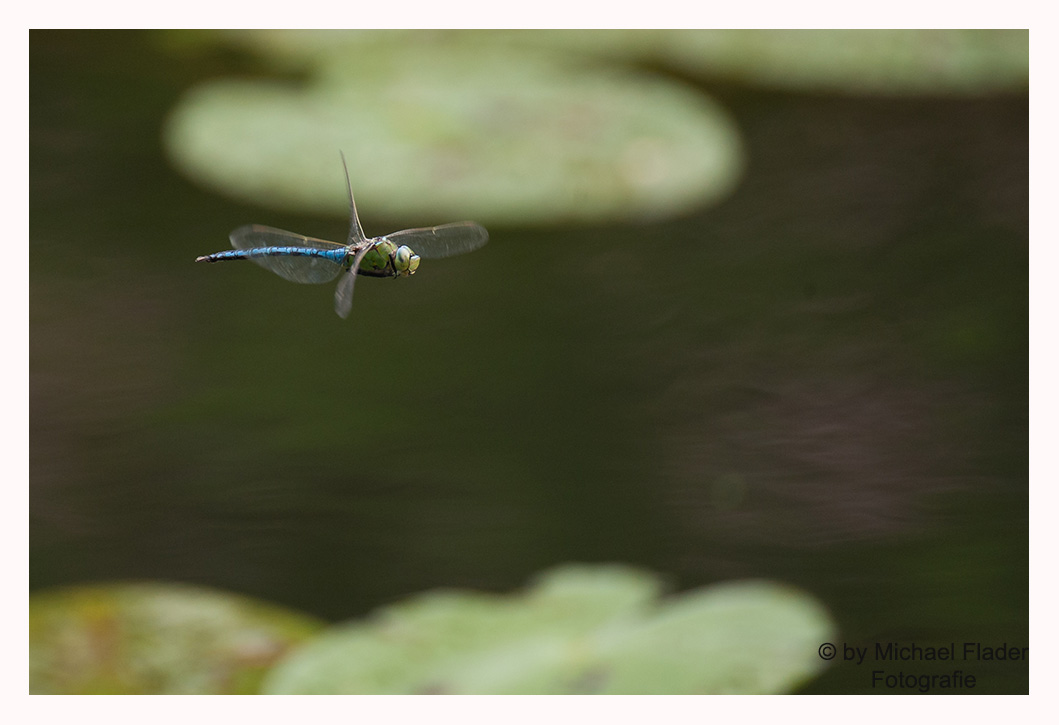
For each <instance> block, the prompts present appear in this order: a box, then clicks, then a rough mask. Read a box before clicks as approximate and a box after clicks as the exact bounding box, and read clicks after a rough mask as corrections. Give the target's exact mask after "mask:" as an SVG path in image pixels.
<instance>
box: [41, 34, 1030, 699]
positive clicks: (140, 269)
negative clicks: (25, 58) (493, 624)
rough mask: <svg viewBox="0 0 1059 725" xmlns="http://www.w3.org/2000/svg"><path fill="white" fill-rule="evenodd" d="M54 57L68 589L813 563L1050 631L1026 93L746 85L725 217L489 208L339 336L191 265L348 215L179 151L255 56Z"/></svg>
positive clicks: (359, 600) (682, 584) (50, 318)
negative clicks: (189, 128)
mask: <svg viewBox="0 0 1059 725" xmlns="http://www.w3.org/2000/svg"><path fill="white" fill-rule="evenodd" d="M30 53H31V55H30V62H31V66H30V68H31V86H30V169H31V177H30V222H31V238H30V405H31V409H30V434H31V439H30V440H31V448H30V465H31V469H30V470H31V479H30V484H31V499H30V500H31V510H30V536H31V539H30V544H31V567H30V576H31V579H30V585H31V589H33V590H37V589H41V588H44V587H48V586H53V585H59V584H69V583H78V582H97V581H112V580H119V579H129V578H150V579H160V580H168V581H186V582H194V583H201V584H208V585H214V586H218V587H222V588H225V589H228V590H233V591H238V592H242V593H247V594H251V595H254V596H258V597H262V598H265V599H268V600H271V601H274V602H278V603H281V604H285V605H289V606H292V607H296V608H300V609H303V610H306V611H309V612H312V613H315V614H318V615H322V616H325V617H328V618H332V619H344V618H349V617H352V616H359V615H362V614H364V613H366V612H368V611H370V610H371V609H373V608H375V607H378V606H381V605H384V604H386V603H389V602H392V601H395V600H397V599H400V598H403V597H405V596H407V595H409V594H412V593H415V592H419V591H422V590H425V589H429V588H434V587H439V586H456V587H473V588H480V589H488V590H496V591H504V590H510V589H513V588H516V587H519V586H522V585H523V584H524V583H525V582H526V581H527V580H528V579H529V578H530V577H532V576H533V575H534V574H535V573H537V572H539V571H540V570H542V569H546V568H549V567H551V566H554V565H556V564H559V563H563V562H571V561H587V562H603V561H607V562H609V561H619V562H625V563H629V564H634V565H639V566H643V567H647V568H649V569H652V570H654V571H658V572H660V573H662V574H664V575H666V576H667V577H669V578H670V580H671V581H672V584H673V586H674V587H675V588H678V589H687V588H692V587H696V586H701V585H704V584H708V583H711V582H715V581H720V580H728V579H736V578H747V577H766V578H772V579H776V580H781V581H785V582H788V583H791V584H795V585H798V586H800V587H802V588H804V589H806V590H808V591H809V592H812V593H813V594H815V595H816V596H817V597H819V598H820V599H821V600H822V601H823V602H824V603H825V604H826V605H827V606H828V607H829V608H830V609H831V610H832V612H833V613H834V615H835V617H836V619H837V620H838V622H839V625H840V627H841V630H842V637H843V639H844V641H846V642H849V643H851V644H857V645H859V646H874V643H875V642H888V641H897V642H899V643H902V644H905V643H911V642H915V643H917V644H920V645H923V646H926V645H935V646H936V645H940V644H947V643H949V642H950V641H954V642H957V643H961V642H963V641H981V642H984V643H989V644H995V645H999V644H1000V643H1002V642H1008V643H1009V644H1015V645H1018V646H1024V645H1026V644H1028V641H1027V637H1028V581H1027V577H1028V540H1027V530H1028V522H1027V506H1028V488H1027V483H1028V470H1027V464H1028V454H1027V447H1028V436H1027V398H1028V381H1027V363H1028V352H1027V348H1028V329H1027V324H1028V310H1027V292H1028V273H1027V266H1028V211H1027V207H1028V200H1027V199H1028V191H1027V186H1028V180H1027V162H1028V134H1027V118H1028V112H1027V106H1028V104H1027V99H1026V98H1025V97H1024V96H1014V97H1000V98H990V99H962V100H940V99H930V98H920V99H879V98H876V99H845V98H837V97H831V96H827V97H824V96H810V95H789V94H779V93H771V92H765V91H756V92H750V91H747V90H745V89H737V88H732V87H724V88H717V87H710V88H707V89H705V90H708V91H710V92H711V93H714V95H715V96H716V97H719V98H720V99H721V100H722V101H723V102H724V103H725V104H726V106H727V107H728V108H729V110H730V111H731V112H732V114H733V115H734V117H735V118H736V120H737V122H738V123H739V125H740V127H741V128H742V130H743V132H744V134H745V140H746V145H747V149H748V159H749V162H748V170H747V175H746V178H745V179H744V181H743V183H742V185H741V186H740V187H739V188H738V190H737V191H736V193H735V194H734V195H733V196H732V197H731V198H730V199H728V200H727V201H726V202H725V203H723V204H721V205H720V206H718V207H714V208H710V209H705V210H703V211H702V212H701V213H699V214H697V215H695V216H691V217H688V218H683V219H678V220H674V221H672V222H669V223H665V224H656V225H643V226H624V225H614V226H612V227H609V228H570V229H563V228H554V229H537V230H528V229H504V228H491V229H490V232H491V235H492V240H491V243H490V244H489V245H488V246H486V247H485V248H484V249H482V250H480V251H478V252H476V253H474V254H472V255H468V256H466V257H461V258H459V259H458V260H445V261H443V262H438V263H436V265H435V264H431V265H430V266H429V267H428V266H427V264H426V263H424V267H423V268H422V269H421V270H420V273H419V274H417V275H416V277H415V278H413V279H409V280H370V279H361V281H360V282H359V283H358V289H357V298H356V300H355V302H354V307H353V314H352V317H351V318H350V320H347V321H342V320H340V319H339V318H338V317H336V316H335V314H334V312H333V311H332V308H331V305H332V300H331V295H332V292H333V289H332V288H331V287H330V286H301V285H294V284H290V283H286V282H284V281H283V280H281V279H279V278H278V277H275V276H273V275H269V274H267V273H266V272H264V271H262V270H260V269H258V268H256V267H253V266H251V265H239V264H231V265H217V266H210V267H207V266H204V265H195V264H194V263H193V260H194V258H195V257H196V256H197V255H199V254H204V253H208V252H214V251H218V250H220V249H224V248H226V247H227V234H228V232H229V231H230V230H231V229H233V228H235V227H237V226H239V225H241V224H244V223H247V222H258V223H263V224H269V225H271V226H278V227H281V228H286V229H293V230H298V231H301V232H304V233H306V234H310V235H313V236H321V237H325V238H332V239H336V238H344V235H345V232H346V222H345V220H342V219H320V218H312V217H299V216H296V215H290V214H285V213H281V212H276V211H274V210H269V209H264V208H255V207H251V206H245V205H240V204H238V203H234V202H232V201H229V200H227V199H224V198H221V197H219V196H216V195H213V194H211V193H210V192H209V191H207V190H204V189H201V188H198V187H196V186H193V185H192V184H191V183H190V182H188V181H186V180H184V179H183V178H182V177H180V176H179V175H178V174H177V173H176V172H175V171H174V170H173V169H172V168H171V167H170V166H169V165H168V163H167V161H166V160H165V158H164V156H163V154H162V150H161V144H160V136H159V133H160V126H161V123H162V122H163V120H164V118H165V114H166V113H167V111H168V110H169V109H170V108H171V107H172V105H173V104H174V103H175V101H176V99H177V98H178V97H179V94H180V93H181V92H182V91H183V90H184V89H186V88H187V87H189V86H190V85H192V84H193V83H195V82H197V81H200V80H203V79H206V78H210V77H214V76H217V75H228V74H237V73H240V72H244V71H246V69H247V68H249V67H250V65H249V63H248V61H247V60H246V59H243V58H241V57H237V56H232V57H227V56H222V55H216V56H213V57H208V58H201V57H199V58H196V59H192V60H188V59H187V58H178V57H174V56H172V55H170V54H167V53H166V52H164V51H162V50H160V49H157V48H155V46H154V44H153V41H152V36H148V35H139V34H110V33H33V34H31V47H30ZM336 158H337V154H336ZM353 173H354V176H355V175H356V172H355V171H354V172H353ZM361 217H362V220H363V221H364V224H365V226H366V228H367V229H368V230H369V233H380V232H383V231H389V230H391V229H396V228H400V227H401V226H402V223H401V220H399V219H380V218H372V216H371V210H361ZM438 221H448V220H438ZM892 668H893V669H894V670H895V671H896V670H899V669H901V666H900V664H899V663H893V667H892ZM958 668H959V667H958V666H956V667H954V666H953V663H941V664H940V665H938V666H927V665H923V666H918V665H917V666H916V667H915V668H914V670H915V672H917V673H920V672H933V671H938V672H945V671H951V670H953V669H958ZM868 669H869V665H863V666H861V667H859V668H858V667H855V666H853V665H848V664H836V665H835V666H834V667H832V668H831V670H829V671H828V672H827V673H826V674H825V675H824V676H823V677H821V678H820V679H819V680H818V681H816V682H815V683H813V684H812V685H810V687H809V689H810V690H811V691H818V692H870V691H871V687H870V682H871V679H870V672H868ZM906 669H908V668H907V667H906ZM963 669H964V670H965V671H971V672H973V673H975V674H976V675H977V677H978V682H979V684H978V686H977V688H976V690H975V691H976V692H1025V691H1027V689H1028V674H1027V669H1026V667H1025V665H1013V664H1011V663H997V664H989V663H973V664H970V665H965V666H963Z"/></svg>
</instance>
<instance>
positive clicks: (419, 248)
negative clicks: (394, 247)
mask: <svg viewBox="0 0 1059 725" xmlns="http://www.w3.org/2000/svg"><path fill="white" fill-rule="evenodd" d="M384 239H388V240H390V241H391V242H393V243H394V244H398V245H400V244H407V245H408V246H409V247H411V249H412V251H413V252H415V253H416V254H418V255H419V256H420V257H423V258H424V259H437V258H439V257H452V256H454V255H456V254H463V253H464V252H472V251H474V250H475V249H478V247H480V246H482V245H483V244H485V243H486V242H488V241H489V232H487V231H486V230H485V227H483V226H482V225H481V224H478V223H476V222H453V223H452V224H442V225H441V226H440V227H425V228H422V229H405V230H403V231H400V232H393V233H392V234H387V235H386V236H385V237H384Z"/></svg>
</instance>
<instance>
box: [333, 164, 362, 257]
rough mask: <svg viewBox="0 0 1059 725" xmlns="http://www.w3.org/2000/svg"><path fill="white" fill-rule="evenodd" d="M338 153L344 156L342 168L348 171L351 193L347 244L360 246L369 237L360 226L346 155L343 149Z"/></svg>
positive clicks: (347, 178)
mask: <svg viewBox="0 0 1059 725" xmlns="http://www.w3.org/2000/svg"><path fill="white" fill-rule="evenodd" d="M338 155H339V156H341V157H342V170H343V171H345V172H346V192H347V193H348V194H349V239H348V240H347V241H346V244H347V245H350V244H354V245H356V246H358V247H359V246H360V245H361V244H362V243H364V242H365V241H367V237H365V236H364V229H363V228H362V227H361V226H360V218H359V217H358V216H357V203H356V202H355V201H353V187H352V186H351V185H350V183H349V167H348V166H346V155H345V154H344V153H342V152H341V151H339V152H338Z"/></svg>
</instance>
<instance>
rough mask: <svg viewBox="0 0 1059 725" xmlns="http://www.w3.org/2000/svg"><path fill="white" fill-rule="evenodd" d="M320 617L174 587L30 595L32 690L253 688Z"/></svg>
mask: <svg viewBox="0 0 1059 725" xmlns="http://www.w3.org/2000/svg"><path fill="white" fill-rule="evenodd" d="M322 626H323V625H322V623H321V622H319V621H317V620H315V619H313V618H311V617H307V616H305V615H302V614H298V613H294V612H290V611H287V610H285V609H282V608H280V607H277V606H273V605H269V604H264V603H260V602H256V601H254V600H251V599H247V598H245V597H240V596H236V595H232V594H228V593H224V592H218V591H213V590H210V589H203V588H198V587H190V586H181V585H175V584H146V583H145V584H115V585H110V586H98V587H75V588H70V589H61V590H54V591H49V592H44V593H40V594H34V595H32V596H31V597H30V605H29V673H30V676H29V681H30V692H33V693H61V694H91V693H108V694H160V693H169V694H183V693H197V694H223V693H229V694H234V693H254V692H257V691H258V686H259V683H260V681H261V678H262V676H263V675H264V673H265V671H266V670H267V669H268V668H269V667H271V666H272V665H273V664H274V663H275V662H276V661H277V660H278V659H279V658H281V657H282V656H283V655H284V654H285V653H286V652H287V650H288V649H289V648H290V647H291V646H292V645H293V644H295V643H297V642H300V641H301V640H303V639H305V638H306V637H308V636H309V635H310V634H312V633H313V632H315V631H317V630H318V629H320V628H321V627H322Z"/></svg>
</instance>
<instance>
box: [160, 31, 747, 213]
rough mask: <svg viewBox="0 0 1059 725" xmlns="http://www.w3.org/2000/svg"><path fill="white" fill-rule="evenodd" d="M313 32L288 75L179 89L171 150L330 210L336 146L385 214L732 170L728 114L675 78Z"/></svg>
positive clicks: (656, 206) (559, 198)
mask: <svg viewBox="0 0 1059 725" xmlns="http://www.w3.org/2000/svg"><path fill="white" fill-rule="evenodd" d="M281 37H282V36H281ZM310 37H313V36H310ZM321 37H323V38H332V40H330V41H327V42H326V43H325V45H324V47H323V49H322V50H319V51H318V54H317V55H314V56H311V60H309V59H308V56H307V57H306V58H304V59H303V62H304V63H305V64H306V65H307V66H308V68H309V71H308V79H307V80H306V81H305V82H303V83H300V84H291V83H280V82H274V81H260V80H259V81H249V80H236V79H230V80H218V81H214V82H210V83H207V84H204V85H201V86H199V87H197V88H194V89H192V90H191V91H189V92H188V93H187V94H186V95H185V96H184V98H183V99H182V100H181V101H180V103H179V104H178V106H177V107H176V108H175V109H174V110H173V112H172V114H171V116H170V118H169V121H168V123H167V125H166V129H165V134H164V138H165V143H166V147H167V149H168V150H169V153H170V155H171V157H172V159H173V160H174V162H175V163H176V165H177V166H178V167H179V168H180V169H182V170H183V171H184V172H185V173H186V174H188V175H189V176H190V177H192V178H194V179H196V180H198V181H199V182H201V183H203V184H205V185H207V186H210V187H212V188H215V189H217V190H218V191H220V192H223V193H226V194H228V195H230V196H232V197H235V198H239V199H242V200H245V201H248V202H252V203H256V204H263V205H272V206H276V207H282V208H286V209H289V210H292V211H299V212H311V213H325V214H334V215H344V214H345V213H346V210H347V200H346V190H345V182H344V181H343V177H342V169H341V167H340V164H339V157H338V152H339V150H343V151H344V152H345V154H346V158H347V160H348V162H349V171H350V175H351V177H352V182H353V191H354V194H355V195H356V198H357V203H358V207H359V208H360V210H361V216H362V217H367V218H372V217H377V216H386V217H389V218H391V219H394V220H399V221H398V224H399V225H402V226H412V225H415V224H431V223H440V222H447V221H455V220H457V219H467V218H470V219H474V220H476V221H479V222H481V223H484V224H486V225H489V224H491V223H493V224H495V223H501V224H533V223H539V224H555V223H557V222H563V221H572V222H578V223H590V222H602V221H612V220H622V219H626V220H628V219H652V218H660V217H667V216H671V215H675V214H680V213H684V212H687V211H689V210H692V209H694V208H696V207H699V206H702V205H705V204H708V203H710V202H712V201H716V200H718V199H720V198H723V197H724V196H725V195H726V194H727V193H728V192H729V191H730V190H731V189H732V188H733V186H734V185H735V183H736V182H737V180H738V178H739V176H740V173H741V170H742V163H743V161H742V148H741V143H740V137H739V133H738V131H737V130H736V128H735V126H734V125H733V123H732V122H731V121H730V120H729V117H728V115H727V114H726V113H725V112H724V111H723V110H722V109H721V108H720V107H719V106H718V105H717V104H715V103H713V102H712V101H711V100H710V99H708V98H706V97H705V96H703V95H702V94H700V93H698V92H696V91H694V90H693V89H691V88H689V87H687V86H685V85H683V84H681V83H679V82H676V81H671V80H667V79H664V78H662V77H659V76H654V75H649V74H645V73H639V72H635V71H632V70H628V69H614V68H611V69H604V68H600V67H598V66H593V65H586V64H584V63H581V62H577V61H576V60H574V59H573V58H572V57H569V56H567V55H565V54H562V53H556V52H554V51H551V52H540V51H534V50H532V49H513V48H510V47H505V46H499V45H480V44H461V43H457V42H447V41H445V42H436V43H432V42H422V43H418V44H412V43H408V42H376V43H372V44H367V45H366V44H364V43H360V44H353V45H342V44H340V43H336V42H335V41H334V40H333V38H334V37H335V36H332V35H328V34H324V35H323V36H321ZM353 37H357V36H353ZM382 37H383V38H384V39H385V38H390V37H395V38H399V37H402V36H389V35H387V36H382ZM424 37H425V38H429V37H430V36H424ZM445 37H448V36H445ZM254 221H262V220H254ZM265 221H267V220H265ZM368 231H369V234H370V233H374V234H379V233H383V232H387V231H392V229H375V230H371V229H369V230H368Z"/></svg>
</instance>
